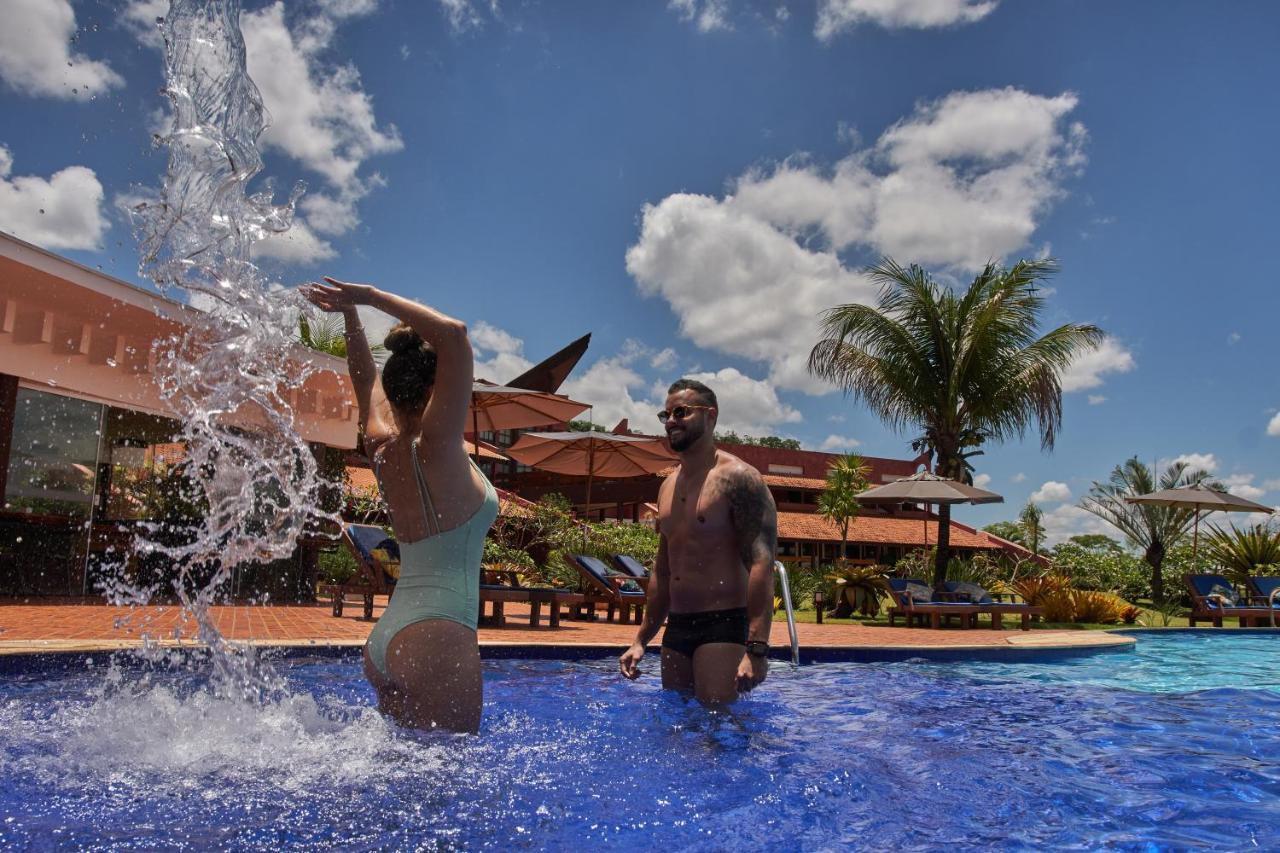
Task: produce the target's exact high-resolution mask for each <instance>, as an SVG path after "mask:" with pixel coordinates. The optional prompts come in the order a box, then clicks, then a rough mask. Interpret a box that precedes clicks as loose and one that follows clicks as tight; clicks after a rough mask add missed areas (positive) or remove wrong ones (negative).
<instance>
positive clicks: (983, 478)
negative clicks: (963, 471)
mask: <svg viewBox="0 0 1280 853" xmlns="http://www.w3.org/2000/svg"><path fill="white" fill-rule="evenodd" d="M973 484H974V485H975V486H977V487H978V488H979V489H985V488H986V487H987V486H989V485H991V475H990V474H978V475H977V476H975V477H974V478H973Z"/></svg>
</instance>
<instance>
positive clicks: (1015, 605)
mask: <svg viewBox="0 0 1280 853" xmlns="http://www.w3.org/2000/svg"><path fill="white" fill-rule="evenodd" d="M944 586H945V587H946V590H947V592H949V593H951V594H952V595H955V596H957V599H956V600H957V601H968V602H969V603H970V604H976V605H977V606H978V613H979V614H983V613H986V614H988V615H990V616H991V627H992V628H994V629H995V630H997V631H998V630H1000V627H1001V625H1000V622H1001V619H1002V617H1004V616H1020V617H1021V618H1022V625H1021V627H1022V630H1024V631H1029V630H1031V617H1032V616H1043V615H1044V608H1043V607H1034V606H1032V605H1030V604H1027V603H1026V602H1025V601H1017V600H1016V598H1017V596H1016V593H1012V592H987V591H986V590H985V589H983V588H982V587H981V586H979V585H978V584H976V583H969V582H968V581H947V582H946V583H945V584H944Z"/></svg>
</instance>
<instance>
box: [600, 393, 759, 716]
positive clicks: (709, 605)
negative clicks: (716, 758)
mask: <svg viewBox="0 0 1280 853" xmlns="http://www.w3.org/2000/svg"><path fill="white" fill-rule="evenodd" d="M718 416H719V409H718V408H717V403H716V395H715V393H714V392H713V391H712V390H711V389H710V388H708V387H707V386H706V385H703V384H702V383H701V382H698V381H695V380H693V379H681V380H678V381H677V382H676V383H675V384H673V385H672V386H671V388H670V389H668V391H667V402H666V408H665V409H663V411H661V412H659V413H658V419H659V420H660V421H662V422H663V423H664V424H665V425H666V429H667V440H668V441H669V442H670V443H671V449H672V450H674V451H675V452H676V453H678V454H679V455H680V466H679V467H678V468H677V469H676V471H675V473H674V474H672V475H671V476H669V477H667V479H666V481H665V482H663V484H662V488H661V489H660V490H659V492H658V557H657V560H656V561H655V562H654V567H653V572H652V573H651V575H650V578H649V591H648V602H647V605H646V607H645V614H644V621H643V622H642V623H641V625H640V630H639V632H638V633H637V634H636V639H635V642H634V643H632V644H631V648H629V649H627V651H626V652H625V653H624V654H623V655H622V657H621V658H619V660H618V667H619V669H620V670H621V671H622V674H623V675H625V676H626V677H627V678H636V677H638V676H639V675H640V668H639V663H640V659H641V658H643V657H644V653H645V647H646V646H647V645H648V644H649V641H650V640H652V639H653V638H654V636H655V635H656V634H657V633H658V629H659V628H661V627H662V623H663V621H664V620H665V621H666V622H667V630H666V633H665V634H663V637H662V686H663V687H665V688H668V689H673V690H682V691H691V692H692V693H693V694H694V695H695V696H696V697H697V698H698V699H699V700H700V701H702V702H704V703H707V704H723V703H728V702H733V701H734V700H736V699H737V698H738V694H739V693H742V692H745V691H748V690H751V689H752V688H754V687H756V686H757V685H758V684H760V682H762V681H764V678H765V674H766V673H767V672H768V668H769V665H768V654H769V627H770V625H771V624H772V621H773V560H774V552H775V550H776V548H777V540H778V513H777V509H776V508H775V507H774V504H773V497H772V496H771V495H770V494H769V489H768V488H767V487H766V486H765V484H764V479H763V478H762V477H761V476H760V472H759V471H757V470H756V469H755V468H753V467H751V466H750V465H748V464H747V463H745V462H743V461H742V460H741V459H739V458H737V457H736V456H732V455H730V454H728V453H725V452H724V451H722V450H717V449H716V445H715V438H714V436H715V427H716V419H717V417H718Z"/></svg>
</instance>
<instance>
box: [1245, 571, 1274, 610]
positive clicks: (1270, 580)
mask: <svg viewBox="0 0 1280 853" xmlns="http://www.w3.org/2000/svg"><path fill="white" fill-rule="evenodd" d="M1249 580H1251V581H1252V582H1253V586H1254V588H1255V589H1257V590H1258V594H1259V595H1261V596H1263V597H1266V596H1269V595H1271V593H1273V592H1275V591H1276V589H1278V588H1280V578H1277V577H1267V576H1261V577H1260V576H1258V575H1254V576H1253V577H1251V578H1249ZM1275 606H1276V607H1280V597H1277V598H1276V602H1275Z"/></svg>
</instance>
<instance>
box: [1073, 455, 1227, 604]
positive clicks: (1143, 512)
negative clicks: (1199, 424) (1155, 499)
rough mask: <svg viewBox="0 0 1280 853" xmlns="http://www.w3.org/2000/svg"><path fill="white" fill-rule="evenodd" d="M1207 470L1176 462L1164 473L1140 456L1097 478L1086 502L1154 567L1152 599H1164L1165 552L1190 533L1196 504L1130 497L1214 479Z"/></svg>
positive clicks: (1087, 507) (1081, 504)
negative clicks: (1149, 501)
mask: <svg viewBox="0 0 1280 853" xmlns="http://www.w3.org/2000/svg"><path fill="white" fill-rule="evenodd" d="M1208 477H1209V474H1208V472H1207V471H1199V470H1194V471H1193V470H1191V468H1190V467H1189V466H1188V465H1187V463H1185V462H1172V463H1170V464H1169V466H1168V467H1166V468H1165V469H1164V471H1163V472H1161V473H1160V476H1159V482H1158V483H1157V477H1156V472H1155V469H1154V468H1153V467H1148V466H1147V465H1144V464H1143V463H1142V462H1139V461H1138V457H1136V456H1135V457H1133V458H1132V459H1129V460H1126V461H1125V462H1124V464H1122V465H1117V466H1116V467H1115V469H1114V470H1113V471H1112V472H1111V479H1109V480H1108V481H1107V482H1105V483H1097V482H1095V483H1094V484H1093V487H1092V488H1090V489H1089V493H1088V494H1087V495H1085V496H1084V498H1083V499H1082V500H1081V501H1080V506H1081V507H1082V508H1083V509H1086V510H1088V511H1089V512H1091V513H1093V514H1094V515H1096V516H1098V518H1101V519H1102V520H1103V521H1105V522H1107V523H1108V524H1110V525H1111V526H1112V527H1114V528H1115V529H1117V530H1119V531H1120V532H1121V533H1123V534H1124V535H1125V538H1126V539H1128V540H1129V542H1130V544H1132V545H1133V546H1134V547H1135V548H1139V549H1141V550H1142V557H1143V559H1144V560H1146V561H1147V565H1149V566H1150V567H1151V600H1152V601H1153V602H1155V604H1156V606H1160V605H1162V604H1164V573H1163V571H1162V566H1163V565H1164V558H1165V555H1166V554H1167V553H1168V552H1169V550H1170V549H1172V548H1173V546H1174V545H1177V544H1178V541H1179V540H1180V539H1182V537H1184V536H1186V535H1187V531H1188V530H1190V529H1191V524H1192V522H1193V521H1195V512H1194V511H1193V510H1192V509H1191V508H1190V507H1176V506H1158V505H1156V504H1131V503H1128V502H1127V501H1126V500H1125V498H1127V497H1135V496H1136V495H1145V494H1149V493H1151V492H1155V491H1160V490H1161V489H1174V488H1177V487H1179V486H1189V485H1196V484H1199V483H1202V482H1204V481H1205V480H1206V479H1208Z"/></svg>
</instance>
